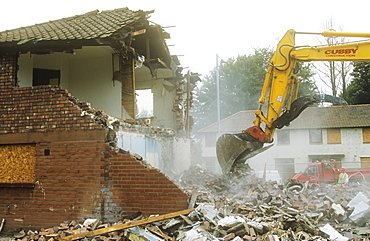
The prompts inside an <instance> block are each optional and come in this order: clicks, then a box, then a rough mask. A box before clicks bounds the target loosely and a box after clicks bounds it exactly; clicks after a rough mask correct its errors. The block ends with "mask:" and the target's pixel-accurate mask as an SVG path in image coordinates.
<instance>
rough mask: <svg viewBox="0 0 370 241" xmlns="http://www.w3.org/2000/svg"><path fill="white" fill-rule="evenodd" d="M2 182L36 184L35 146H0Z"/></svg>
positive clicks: (0, 180) (0, 176) (0, 174)
mask: <svg viewBox="0 0 370 241" xmlns="http://www.w3.org/2000/svg"><path fill="white" fill-rule="evenodd" d="M0 160H1V164H2V165H1V166H0V182H6V183H14V182H34V181H35V164H36V149H35V146H34V145H0Z"/></svg>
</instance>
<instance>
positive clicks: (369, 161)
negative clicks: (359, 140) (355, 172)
mask: <svg viewBox="0 0 370 241" xmlns="http://www.w3.org/2000/svg"><path fill="white" fill-rule="evenodd" d="M360 160H361V167H370V157H360Z"/></svg>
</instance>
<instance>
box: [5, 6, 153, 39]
mask: <svg viewBox="0 0 370 241" xmlns="http://www.w3.org/2000/svg"><path fill="white" fill-rule="evenodd" d="M147 14H148V12H143V11H131V10H129V9H128V8H120V9H115V10H110V11H102V12H99V11H98V10H96V11H93V12H89V13H86V14H82V15H76V16H73V17H69V18H63V19H59V20H54V21H49V22H46V23H41V24H36V25H32V26H28V27H21V28H17V29H13V30H6V31H3V32H0V43H6V42H8V43H9V42H16V43H17V44H18V45H21V44H25V43H27V42H29V41H38V42H40V41H49V40H80V39H94V38H106V37H110V36H111V35H112V34H113V33H115V32H117V31H118V30H120V29H122V28H123V27H125V26H128V25H130V24H132V23H135V22H136V21H139V20H141V19H144V20H145V19H146V15H147Z"/></svg>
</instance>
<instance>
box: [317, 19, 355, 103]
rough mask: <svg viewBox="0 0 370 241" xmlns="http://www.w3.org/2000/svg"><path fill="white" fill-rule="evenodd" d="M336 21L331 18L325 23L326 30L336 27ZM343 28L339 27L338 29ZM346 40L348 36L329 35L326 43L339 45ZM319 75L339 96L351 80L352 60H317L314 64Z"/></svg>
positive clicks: (332, 91) (335, 94) (344, 91)
mask: <svg viewBox="0 0 370 241" xmlns="http://www.w3.org/2000/svg"><path fill="white" fill-rule="evenodd" d="M335 27H336V26H335V23H334V21H333V19H329V20H328V21H326V23H325V24H324V29H325V30H333V29H335ZM341 29H342V28H341V27H339V28H338V30H341ZM343 42H346V38H343V37H327V38H325V43H321V44H325V45H329V46H332V45H337V44H339V43H343ZM314 67H315V69H316V73H317V76H318V77H319V78H320V80H321V82H322V83H323V84H324V85H325V86H327V87H328V88H329V89H330V90H331V94H332V95H334V96H338V94H339V93H341V94H345V93H346V91H347V86H348V84H349V82H350V79H349V73H350V71H351V69H352V65H351V62H346V61H326V62H317V63H315V64H314Z"/></svg>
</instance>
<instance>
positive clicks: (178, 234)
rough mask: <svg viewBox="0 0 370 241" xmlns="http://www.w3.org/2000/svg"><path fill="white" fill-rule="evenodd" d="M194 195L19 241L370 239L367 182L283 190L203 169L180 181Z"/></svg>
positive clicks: (248, 173) (242, 175)
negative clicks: (173, 208) (169, 208)
mask: <svg viewBox="0 0 370 241" xmlns="http://www.w3.org/2000/svg"><path fill="white" fill-rule="evenodd" d="M177 183H178V185H179V186H181V187H182V188H183V189H184V190H186V191H187V192H188V193H189V197H190V198H189V209H188V210H183V211H179V212H176V213H170V214H166V215H161V216H153V217H148V218H146V219H143V218H142V216H139V217H138V218H136V220H135V219H134V218H132V219H130V220H129V219H123V220H122V221H121V222H120V223H116V224H102V223H100V222H99V221H98V220H90V221H89V222H87V220H85V222H84V223H83V224H78V223H77V222H74V221H72V222H70V221H69V222H65V223H63V224H60V226H59V227H54V228H49V229H45V230H40V231H29V230H23V231H22V232H23V233H20V234H17V235H18V236H17V235H15V236H14V238H13V239H14V240H17V241H29V240H39V241H44V240H45V241H54V240H55V239H61V240H66V241H67V240H77V239H85V240H96V241H98V240H104V241H108V240H117V241H118V240H119V241H124V240H166V241H168V240H183V241H190V240H224V241H227V240H231V241H241V240H268V241H270V240H271V241H277V240H368V238H369V237H370V223H368V222H369V220H370V206H369V205H370V202H369V201H370V200H369V198H368V197H370V187H369V185H368V184H367V183H349V184H348V185H346V186H343V185H338V184H325V185H317V184H309V183H295V182H290V183H287V184H285V185H279V184H277V183H276V182H273V181H267V182H265V181H263V180H262V179H261V178H257V177H256V176H255V175H254V174H253V171H252V170H250V169H248V168H247V169H245V170H244V171H243V172H239V173H236V174H233V175H217V174H214V173H210V172H207V171H205V170H203V169H202V168H200V167H193V168H191V169H189V170H188V171H186V172H184V173H183V174H182V175H181V176H180V177H179V179H178V180H177Z"/></svg>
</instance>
